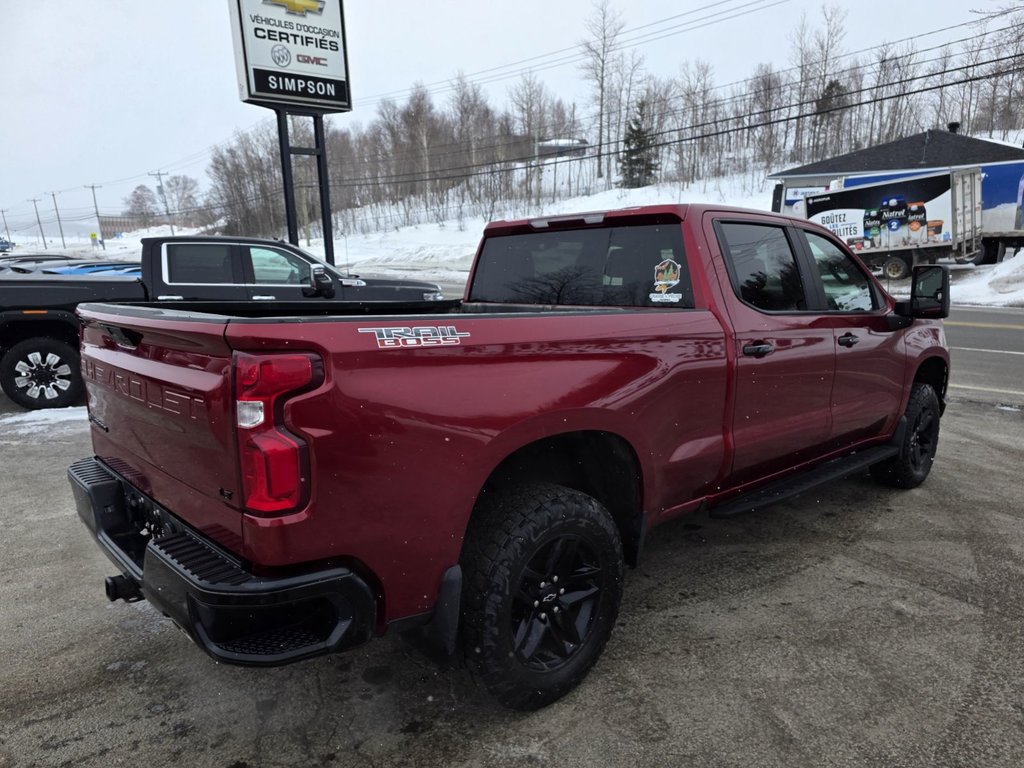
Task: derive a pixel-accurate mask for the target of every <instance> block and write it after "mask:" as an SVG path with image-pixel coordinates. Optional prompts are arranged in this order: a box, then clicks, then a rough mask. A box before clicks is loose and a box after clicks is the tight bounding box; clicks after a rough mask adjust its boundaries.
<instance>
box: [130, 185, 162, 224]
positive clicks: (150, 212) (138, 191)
mask: <svg viewBox="0 0 1024 768" xmlns="http://www.w3.org/2000/svg"><path fill="white" fill-rule="evenodd" d="M156 212H157V206H156V195H155V194H154V193H153V190H152V189H150V188H149V187H147V186H146V185H145V184H139V186H137V187H136V188H135V189H133V190H132V193H131V194H130V195H128V197H126V198H125V199H124V214H125V216H132V217H134V218H136V219H138V220H139V222H141V224H142V226H144V227H148V226H149V225H150V224H152V223H153V218H154V217H155V216H156Z"/></svg>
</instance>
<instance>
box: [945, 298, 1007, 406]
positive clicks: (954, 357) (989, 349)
mask: <svg viewBox="0 0 1024 768" xmlns="http://www.w3.org/2000/svg"><path fill="white" fill-rule="evenodd" d="M945 326H946V341H947V343H948V344H949V347H950V350H949V355H950V359H951V362H952V367H951V368H952V371H953V376H952V381H951V385H950V392H951V393H953V394H954V395H958V396H961V395H962V396H964V397H971V398H974V399H980V400H985V401H989V402H1002V403H1006V404H1011V405H1018V406H1024V309H1015V308H1005V309H980V308H974V307H954V308H953V311H952V312H951V313H950V316H949V319H947V320H946V323H945Z"/></svg>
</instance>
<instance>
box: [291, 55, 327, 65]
mask: <svg viewBox="0 0 1024 768" xmlns="http://www.w3.org/2000/svg"><path fill="white" fill-rule="evenodd" d="M295 60H296V61H297V62H299V64H316V66H318V67H326V66H327V59H325V58H324V57H323V56H307V55H306V54H304V53H300V54H298V55H297V56H296V57H295Z"/></svg>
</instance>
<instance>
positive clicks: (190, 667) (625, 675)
mask: <svg viewBox="0 0 1024 768" xmlns="http://www.w3.org/2000/svg"><path fill="white" fill-rule="evenodd" d="M2 410H3V411H6V412H2V413H0V456H2V472H0V500H2V503H0V554H2V556H0V626H2V628H3V630H2V632H0V659H3V663H2V664H0V768H53V767H54V766H69V768H70V767H73V768H108V767H109V766H132V767H133V768H136V767H137V766H140V765H145V766H149V767H151V768H159V767H161V766H169V765H187V766H197V767H200V768H205V767H207V766H209V767H210V768H275V767H277V766H281V767H284V766H335V765H337V766H374V767H376V768H391V767H397V766H409V767H410V768H411V767H414V766H415V767H417V768H431V767H432V766H438V767H441V766H445V767H447V766H454V767H457V768H471V767H472V768H476V767H478V766H479V767H482V768H491V767H498V766H509V767H510V768H511V767H515V768H518V766H551V767H552V768H577V767H578V768H583V767H586V768H591V767H592V766H629V767H630V768H632V767H633V766H642V767H646V766H651V767H652V768H654V767H657V768H660V767H661V766H715V767H718V766H724V767H730V766H737V767H739V766H759V768H772V767H774V766H779V767H780V768H781V767H782V766H785V767H786V768H791V767H792V766H805V767H806V768H821V767H824V766H851V767H852V766H876V765H877V766H902V767H906V766H921V767H922V768H924V767H927V768H932V767H933V766H943V768H947V767H953V766H964V767H965V768H966V767H968V766H970V767H971V768H974V767H976V766H1007V767H1009V766H1019V765H1024V693H1022V691H1024V633H1022V632H1021V627H1022V626H1024V609H1022V604H1021V600H1020V596H1021V595H1022V594H1024V508H1022V506H1021V504H1020V491H1019V487H1020V468H1021V466H1022V463H1024V412H1018V411H1007V410H1001V409H998V408H996V407H994V406H992V405H987V404H981V403H976V402H970V401H966V400H959V399H957V400H954V401H953V402H952V403H951V405H950V407H949V409H948V410H947V412H946V416H945V417H944V419H943V422H942V438H941V441H940V448H939V456H938V459H937V461H936V464H935V468H934V471H933V473H932V476H931V477H930V478H929V480H928V482H927V483H926V484H925V485H924V486H922V487H921V488H919V489H917V490H914V491H909V492H900V491H893V490H889V489H884V488H881V487H879V486H877V485H875V484H873V483H872V482H871V481H870V479H869V478H868V477H867V476H866V475H864V476H861V477H857V478H853V479H850V480H847V481H844V482H842V483H838V484H835V485H834V486H832V487H829V488H826V489H822V490H821V491H820V492H817V493H813V494H808V495H805V496H804V497H802V498H800V499H797V500H795V501H793V502H790V503H786V504H782V505H779V506H778V507H776V508H774V509H771V510H766V511H764V512H762V513H759V514H752V515H748V516H746V517H742V518H739V519H733V520H711V519H708V518H707V517H706V516H704V515H697V516H693V517H691V518H688V519H685V520H682V521H678V522H675V523H671V524H668V525H666V526H664V527H662V528H659V529H657V530H655V531H653V532H652V533H651V535H650V537H648V545H647V548H646V550H645V555H644V560H643V562H642V564H641V567H640V568H639V569H637V570H635V571H631V572H630V573H629V574H628V575H627V580H626V591H625V597H624V600H625V603H624V608H623V611H622V614H621V618H620V622H619V625H618V626H617V627H616V630H615V633H614V635H613V637H612V640H611V642H610V643H609V645H608V648H607V650H606V653H605V655H604V657H603V659H602V660H601V662H600V663H599V664H598V666H597V667H596V668H595V669H594V671H593V672H592V673H591V675H590V676H589V677H588V679H587V680H586V681H585V682H584V684H583V685H582V686H581V687H580V689H579V690H577V691H576V692H574V693H573V694H571V695H570V696H568V697H567V698H566V699H565V700H563V701H561V702H558V703H556V704H555V705H553V706H551V707H549V708H547V709H546V710H544V711H542V712H539V713H535V714H529V715H523V714H515V713H510V712H506V711H504V710H501V709H499V708H497V707H496V706H495V705H493V704H492V703H491V701H490V700H489V699H488V698H487V697H486V696H484V695H482V694H481V693H480V692H478V691H477V690H476V689H475V688H474V685H473V683H472V681H471V680H470V679H469V677H468V676H467V675H466V673H465V672H462V671H450V672H442V671H439V670H438V669H437V668H435V667H434V666H433V665H432V664H430V663H429V662H427V661H425V660H424V659H423V658H422V657H420V656H419V655H418V654H416V653H415V652H413V651H411V650H410V649H408V648H407V647H406V646H405V645H404V644H402V643H401V642H400V641H398V640H397V639H395V638H384V639H381V640H377V641H375V642H373V643H370V644H368V645H366V646H364V647H362V648H359V649H356V650H355V651H352V652H350V653H347V654H342V655H337V656H331V657H327V658H321V659H315V660H312V661H309V662H305V663H300V664H295V665H292V666H289V667H284V668H279V669H269V670H254V669H244V668H239V667H230V666H224V665H218V664H215V663H214V662H213V661H212V660H210V659H209V658H208V657H206V656H205V655H203V654H202V653H201V652H200V651H198V650H197V649H196V648H195V647H193V646H192V645H191V644H190V643H189V642H187V640H186V639H185V638H184V637H183V636H182V635H181V634H180V633H179V632H177V631H176V630H175V629H174V628H173V627H172V626H171V624H170V623H169V622H168V621H167V620H165V619H163V618H162V617H160V616H159V615H157V614H156V613H155V612H154V611H153V610H152V609H151V608H149V606H148V605H147V604H146V603H136V604H133V605H125V604H123V603H118V604H111V603H108V602H107V601H106V598H105V597H104V596H103V587H102V579H103V577H104V576H107V575H110V574H111V573H112V567H111V565H110V564H109V563H108V562H107V560H106V559H105V558H104V557H103V556H102V555H101V554H100V552H99V550H98V549H97V547H96V546H95V545H94V544H93V543H92V541H91V540H90V538H89V536H88V535H87V533H86V531H85V529H84V527H83V526H82V525H81V523H79V521H78V520H77V518H76V516H75V513H74V510H73V505H72V500H71V494H70V492H69V490H68V487H67V484H66V482H65V480H64V477H63V475H64V468H65V467H66V466H67V465H68V464H69V463H70V462H71V461H72V460H74V459H76V458H79V457H81V456H84V455H87V454H88V453H89V441H88V435H87V424H86V422H85V418H84V414H82V413H81V411H79V412H78V413H77V414H76V413H71V414H69V415H71V416H77V418H72V419H71V420H63V421H47V420H46V419H47V418H52V417H44V416H42V415H40V414H22V413H13V412H12V411H11V409H9V408H5V409H2Z"/></svg>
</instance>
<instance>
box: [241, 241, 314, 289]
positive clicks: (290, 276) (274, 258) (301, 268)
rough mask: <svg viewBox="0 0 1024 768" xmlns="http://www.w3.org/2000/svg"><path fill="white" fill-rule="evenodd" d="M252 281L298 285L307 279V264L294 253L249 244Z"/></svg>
mask: <svg viewBox="0 0 1024 768" xmlns="http://www.w3.org/2000/svg"><path fill="white" fill-rule="evenodd" d="M248 250H249V258H250V259H251V260H252V272H253V281H254V282H256V283H260V284H263V285H298V284H300V283H305V282H306V281H307V280H308V279H309V264H308V263H307V262H306V261H305V260H304V259H302V258H300V257H299V256H296V255H295V254H294V253H287V252H285V251H279V250H277V249H276V248H261V247H257V246H251V247H250V248H249V249H248Z"/></svg>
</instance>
